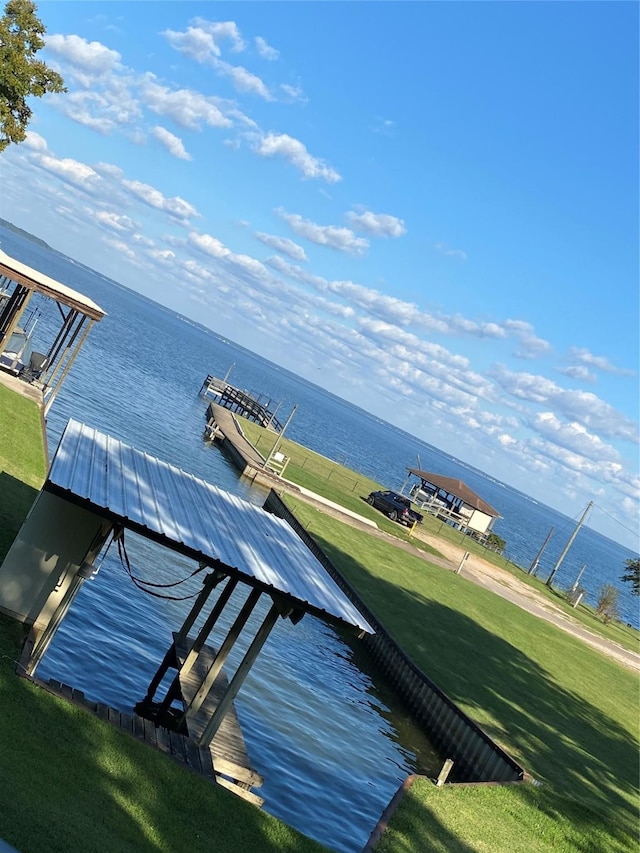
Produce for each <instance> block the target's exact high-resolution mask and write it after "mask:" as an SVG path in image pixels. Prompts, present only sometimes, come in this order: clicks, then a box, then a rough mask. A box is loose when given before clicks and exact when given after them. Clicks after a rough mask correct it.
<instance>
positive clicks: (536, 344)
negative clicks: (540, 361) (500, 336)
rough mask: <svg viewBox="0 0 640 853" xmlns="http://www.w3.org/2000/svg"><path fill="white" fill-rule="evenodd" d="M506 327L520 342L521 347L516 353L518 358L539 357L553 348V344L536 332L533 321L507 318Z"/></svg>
mask: <svg viewBox="0 0 640 853" xmlns="http://www.w3.org/2000/svg"><path fill="white" fill-rule="evenodd" d="M504 328H505V329H506V331H507V332H510V333H513V334H514V335H515V336H516V337H517V338H518V340H519V342H520V349H519V350H517V351H516V352H515V353H514V355H515V356H517V357H518V358H523V359H532V358H537V357H538V356H540V355H544V354H545V353H547V352H549V351H550V350H551V344H550V343H549V342H548V341H545V340H543V339H542V338H539V337H538V336H537V335H536V334H535V332H534V329H533V326H532V325H531V323H527V322H525V321H524V320H506V321H505V323H504Z"/></svg>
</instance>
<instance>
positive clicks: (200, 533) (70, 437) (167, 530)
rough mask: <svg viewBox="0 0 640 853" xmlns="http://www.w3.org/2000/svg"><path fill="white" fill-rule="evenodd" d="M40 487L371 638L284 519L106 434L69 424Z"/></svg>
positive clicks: (78, 424) (345, 598) (355, 610)
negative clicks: (220, 565)
mask: <svg viewBox="0 0 640 853" xmlns="http://www.w3.org/2000/svg"><path fill="white" fill-rule="evenodd" d="M47 483H48V484H50V485H52V486H55V487H57V489H58V490H63V491H64V492H67V493H69V495H72V496H74V497H76V498H80V499H82V500H86V501H89V502H90V503H91V504H92V505H93V506H94V507H95V508H97V509H102V510H105V511H106V512H107V513H109V514H110V515H112V516H116V517H117V518H119V519H121V520H122V521H123V523H124V524H125V526H126V523H127V522H130V523H132V524H135V525H138V526H140V527H142V528H144V529H146V530H148V531H149V532H150V533H153V534H159V535H161V536H163V537H165V538H166V539H167V540H169V541H170V542H172V543H175V544H176V545H178V546H184V547H185V548H188V549H191V550H192V551H196V552H197V553H198V554H200V555H202V558H203V559H204V560H212V561H220V562H221V563H223V564H224V565H225V566H227V567H228V568H230V569H234V570H236V571H238V572H240V573H241V575H243V576H244V577H245V579H246V580H247V581H248V582H249V583H251V581H252V580H253V579H255V581H257V582H259V583H261V584H265V585H267V586H269V587H272V588H273V589H274V590H275V591H277V592H281V593H285V594H287V595H289V596H292V597H293V598H294V599H296V601H297V602H298V603H299V604H300V605H301V606H302V607H303V608H304V609H305V610H308V609H312V611H317V612H319V615H320V614H325V615H327V616H328V617H330V618H333V619H338V620H340V621H343V622H346V623H348V624H350V625H355V626H357V627H359V628H361V629H363V630H364V631H367V632H369V633H373V629H372V628H371V626H370V625H369V623H368V622H367V621H366V620H365V619H364V618H363V617H362V616H361V615H360V613H359V612H358V610H357V609H356V608H355V607H354V606H353V604H351V602H350V601H349V600H348V598H347V597H346V596H345V595H344V594H343V593H342V591H341V590H340V589H339V587H338V586H337V585H336V584H335V582H334V581H333V579H332V578H331V577H330V576H329V574H328V573H327V572H326V570H325V569H324V567H323V566H322V565H321V564H320V562H319V561H318V560H317V559H316V558H315V557H314V556H313V554H311V552H310V551H309V549H308V548H307V547H306V545H305V544H304V543H303V542H302V540H301V539H300V538H299V537H298V535H297V534H296V533H295V532H294V531H293V530H292V529H291V527H290V526H289V525H288V524H287V523H286V522H285V521H283V520H282V519H280V518H277V517H276V516H274V515H272V514H270V513H268V512H266V511H265V510H263V509H261V508H259V507H256V506H254V505H253V504H250V503H248V502H247V501H244V500H241V499H240V498H238V497H236V496H235V495H231V494H229V493H228V492H224V491H222V490H221V489H219V488H217V486H214V485H212V484H211V483H207V482H205V481H204V480H201V479H199V478H198V477H194V476H193V475H192V474H188V473H186V472H185V471H181V470H180V469H179V468H176V467H174V466H173V465H170V464H168V463H167V462H163V461H161V460H159V459H156V458H155V457H153V456H150V455H149V454H147V453H144V452H142V451H140V450H137V449H136V448H134V447H130V446H129V445H126V444H124V443H123V442H121V441H119V440H118V439H116V438H113V437H112V436H109V435H106V434H104V433H101V432H99V431H98V430H96V429H93V428H92V427H89V426H86V425H85V424H81V423H79V422H78V421H75V420H70V421H69V423H68V424H67V427H66V429H65V431H64V434H63V436H62V438H61V440H60V444H59V446H58V449H57V451H56V454H55V456H54V459H53V462H52V465H51V470H50V471H49V476H48V478H47Z"/></svg>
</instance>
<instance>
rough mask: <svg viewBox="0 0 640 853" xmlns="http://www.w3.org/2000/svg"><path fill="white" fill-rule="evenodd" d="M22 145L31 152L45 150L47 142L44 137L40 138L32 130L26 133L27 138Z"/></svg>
mask: <svg viewBox="0 0 640 853" xmlns="http://www.w3.org/2000/svg"><path fill="white" fill-rule="evenodd" d="M22 144H23V145H24V147H25V148H30V149H31V150H32V151H46V150H47V140H46V139H45V138H44V136H40V134H39V133H36V132H35V131H33V130H28V131H27V136H26V138H25V140H24V142H23V143H22Z"/></svg>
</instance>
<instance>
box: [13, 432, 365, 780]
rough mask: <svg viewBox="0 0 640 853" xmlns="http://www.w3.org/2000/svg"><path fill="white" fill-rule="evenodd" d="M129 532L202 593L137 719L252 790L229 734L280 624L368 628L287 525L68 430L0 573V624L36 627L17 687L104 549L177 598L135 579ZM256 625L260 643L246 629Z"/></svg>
mask: <svg viewBox="0 0 640 853" xmlns="http://www.w3.org/2000/svg"><path fill="white" fill-rule="evenodd" d="M125 531H133V532H135V533H137V534H139V535H141V536H144V537H146V538H147V539H150V540H152V541H154V542H156V543H158V544H160V545H162V546H165V547H166V548H169V549H171V550H172V551H175V552H177V553H178V554H181V555H183V556H185V557H187V558H190V559H191V560H193V562H194V566H195V568H194V571H193V573H192V574H191V576H190V577H192V578H196V580H195V583H197V580H198V579H201V580H202V587H201V590H200V591H199V592H197V591H196V592H195V593H194V596H193V597H194V604H193V606H192V608H191V610H190V612H189V613H188V615H187V616H186V618H185V621H184V623H183V624H182V626H181V627H179V629H178V630H177V631H176V632H175V633H174V634H173V642H172V643H171V644H170V646H169V648H168V649H167V652H166V654H165V656H164V659H163V660H162V662H161V663H160V665H159V667H158V670H157V673H156V675H155V676H154V677H153V679H152V681H151V683H150V684H149V686H148V689H147V691H146V695H145V696H144V697H142V696H141V697H140V699H141V701H140V702H139V703H138V704H137V705H136V706H135V710H136V713H137V714H138V715H139V717H141V718H146V719H148V720H151V721H153V722H154V723H156V724H157V725H159V726H164V727H169V726H170V724H172V725H173V726H174V730H175V731H177V732H179V733H180V734H181V735H186V736H187V737H188V738H189V739H191V741H192V743H193V744H194V746H195V747H196V748H197V749H203V748H205V749H206V748H210V749H211V752H212V756H213V764H214V767H223V768H226V769H225V770H224V771H223V772H224V774H225V775H226V776H231V778H232V779H234V780H236V781H237V782H238V783H239V784H240V786H242V785H246V784H251V778H252V776H251V772H250V768H249V767H248V765H247V766H244V767H243V766H240V765H243V761H244V762H245V763H246V759H242V758H241V757H238V753H242V749H241V748H240V747H239V743H241V736H240V735H238V729H239V727H238V726H237V725H235V726H231V727H229V717H230V716H231V717H232V716H233V714H234V712H233V700H234V698H235V696H236V694H237V693H238V691H239V689H240V687H241V685H242V683H243V681H244V679H245V678H246V676H247V674H248V672H249V670H250V668H251V666H252V664H253V662H254V661H255V659H256V657H257V655H258V654H259V652H260V650H261V648H262V646H263V645H264V643H265V641H266V639H267V637H268V636H269V634H270V632H271V630H272V629H273V627H274V625H275V624H276V622H277V621H278V619H279V618H282V619H290V620H291V622H292V623H293V624H297V623H298V622H299V621H300V620H301V619H302V618H303V616H304V615H305V614H307V613H311V614H313V615H315V616H318V617H319V618H321V619H323V620H325V621H328V622H330V623H333V624H337V625H342V626H345V627H347V628H350V629H351V630H352V631H354V632H355V633H356V634H364V633H374V631H373V628H372V627H371V626H370V624H369V623H368V622H367V621H366V620H365V619H364V617H363V616H362V615H361V614H360V613H359V611H358V610H357V608H356V607H355V606H354V605H353V604H352V603H351V601H350V600H349V599H348V598H347V596H346V595H345V594H344V593H343V592H342V590H341V589H340V588H339V587H338V585H337V584H336V582H335V581H334V580H333V579H332V577H331V576H330V575H329V574H328V572H327V570H326V569H325V568H324V566H323V565H322V564H321V563H320V562H319V560H318V559H317V558H316V557H315V556H314V555H313V554H312V553H311V551H310V550H309V548H308V547H307V546H306V545H305V543H304V542H303V541H302V539H301V538H300V537H299V536H298V534H297V533H296V532H295V531H294V530H293V529H292V527H291V526H290V525H289V524H287V522H286V521H284V520H283V519H281V518H279V517H277V516H275V515H273V514H272V513H269V512H267V511H266V510H264V509H262V508H260V507H257V506H254V505H253V504H251V503H249V502H247V501H244V500H242V499H240V498H238V497H236V496H234V495H231V494H229V493H227V492H224V491H222V490H221V489H218V488H217V487H216V486H214V485H211V484H210V483H207V482H205V481H204V480H202V479H199V478H197V477H195V476H194V475H192V474H188V473H186V472H184V471H182V470H180V469H178V468H176V467H174V466H172V465H170V464H168V463H167V462H163V461H161V460H159V459H156V458H154V457H152V456H150V455H148V454H147V453H144V452H142V451H140V450H138V449H136V448H134V447H131V446H129V445H126V444H124V443H123V442H122V441H120V440H118V439H117V438H113V437H112V436H109V435H106V434H104V433H101V432H99V431H97V430H96V429H93V428H91V427H89V426H86V425H85V424H82V423H79V422H78V421H74V420H70V421H69V422H68V424H67V426H66V428H65V431H64V433H63V435H62V438H61V440H60V443H59V445H58V449H57V451H56V453H55V456H54V459H53V462H52V464H51V468H50V470H49V474H48V476H47V479H46V482H45V484H44V486H43V488H42V491H41V492H40V493H39V495H38V497H37V498H36V500H35V503H34V505H33V507H32V509H31V511H30V513H29V515H28V516H27V519H26V521H25V523H24V524H23V526H22V528H21V530H20V532H19V534H18V536H17V537H16V540H15V541H14V543H13V545H12V546H11V549H10V550H9V552H8V554H7V556H6V558H5V560H4V562H3V564H2V565H1V566H0V612H3V613H5V614H7V615H9V616H12V617H13V618H16V619H18V620H19V621H21V622H24V623H26V624H28V625H31V626H32V628H33V631H32V643H33V645H32V649H31V652H30V657H29V659H28V660H27V661H26V662H25V670H26V672H27V674H29V675H33V673H34V672H35V670H36V667H37V666H38V663H39V661H40V660H41V659H42V656H43V655H44V653H45V651H46V649H47V647H48V645H49V643H50V641H51V639H52V638H53V636H54V634H55V632H56V629H57V628H58V626H59V625H60V623H61V621H62V619H63V618H64V616H65V614H66V612H67V610H68V608H69V607H70V605H71V603H72V601H73V599H74V597H75V595H76V594H77V592H78V590H79V588H80V586H81V585H82V583H83V581H84V580H85V579H86V578H89V577H92V576H93V575H95V574H96V573H97V567H98V566H99V564H100V563H101V559H102V558H103V556H104V553H105V549H108V547H109V546H110V545H111V544H112V543H115V544H116V546H117V548H118V550H119V551H120V554H121V559H123V564H124V565H125V568H126V569H127V571H128V573H129V576H130V578H131V580H132V581H133V582H134V583H135V585H136V586H138V587H139V588H142V589H145V591H147V592H149V593H150V594H152V595H156V594H158V592H159V591H160V588H161V587H163V586H164V587H174V586H176V583H173V582H172V583H170V584H158V583H156V582H155V581H156V580H157V578H154V579H153V581H152V580H146V581H143V580H142V579H141V578H139V577H136V576H135V575H134V574H133V572H132V571H131V568H130V564H129V560H128V557H127V556H126V549H125V547H124V537H125ZM101 555H102V557H101ZM99 558H100V559H99ZM193 583H194V581H192V585H193ZM242 587H244V588H246V589H247V590H248V595H247V597H246V599H245V601H244V604H243V605H242V606H241V607H240V609H239V611H238V612H237V613H236V612H234V613H233V614H232V617H231V619H230V621H231V627H230V628H229V629H228V630H227V631H226V632H224V631H222V634H223V636H222V637H221V638H220V642H219V643H216V646H213V645H211V644H210V642H209V638H210V635H212V634H213V632H214V631H218V632H219V631H221V630H222V629H221V626H220V616H221V614H222V613H223V611H225V608H227V605H228V603H229V601H230V599H231V596H232V594H233V593H234V591H235V590H236V588H238V590H241V589H242ZM214 593H215V594H214ZM259 602H262V603H263V606H262V607H259V606H258V605H259ZM265 604H266V606H264V605H265ZM225 612H228V610H226V611H225ZM256 612H257V613H258V614H259V624H258V627H257V630H255V623H252V622H251V621H250V616H251V615H252V614H254V615H255V613H256ZM196 623H197V626H198V627H196ZM252 624H253V628H252V627H251V626H252ZM247 630H248V631H249V633H250V635H251V636H252V639H251V640H250V642H249V643H248V647H247V648H246V651H245V653H244V657H243V658H242V660H241V662H240V664H239V665H238V666H237V668H236V670H235V673H234V674H233V676H232V677H231V678H230V680H227V675H226V674H225V673H224V672H223V669H222V668H223V665H225V664H228V661H229V653H230V652H231V650H232V649H233V648H234V646H235V644H236V641H237V640H238V638H239V636H240V634H241V633H242V632H245V637H246V632H247ZM122 652H123V656H124V657H126V656H127V655H129V654H132V653H133V652H132V651H131V650H129V649H124V648H123V649H122ZM158 692H160V694H161V695H160V696H158V697H157V696H156V694H157V693H158ZM225 726H226V727H227V729H228V731H227V732H226V733H225ZM230 756H231V758H230ZM238 766H240V769H233V768H238ZM230 767H231V768H232V769H231V770H230V769H229V768H230Z"/></svg>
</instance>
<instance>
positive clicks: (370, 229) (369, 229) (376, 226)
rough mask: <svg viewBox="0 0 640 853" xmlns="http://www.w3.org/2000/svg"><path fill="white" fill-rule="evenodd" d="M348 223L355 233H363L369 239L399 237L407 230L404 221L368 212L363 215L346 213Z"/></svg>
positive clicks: (351, 212) (395, 217)
mask: <svg viewBox="0 0 640 853" xmlns="http://www.w3.org/2000/svg"><path fill="white" fill-rule="evenodd" d="M347 219H348V220H349V223H350V224H351V225H352V226H353V227H354V228H355V229H356V231H364V233H365V234H368V235H369V236H370V237H401V236H402V235H403V234H406V232H407V229H406V227H405V224H404V220H402V219H398V217H397V216H390V215H389V214H388V213H372V212H371V211H370V210H366V211H364V213H354V212H353V211H350V212H349V213H347Z"/></svg>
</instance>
